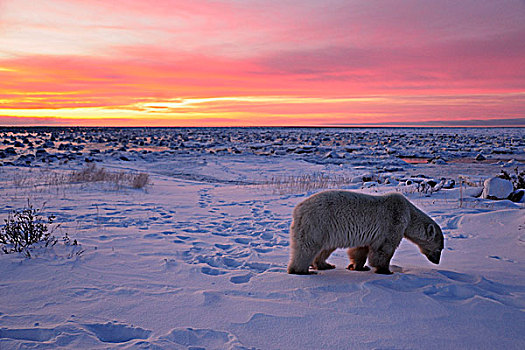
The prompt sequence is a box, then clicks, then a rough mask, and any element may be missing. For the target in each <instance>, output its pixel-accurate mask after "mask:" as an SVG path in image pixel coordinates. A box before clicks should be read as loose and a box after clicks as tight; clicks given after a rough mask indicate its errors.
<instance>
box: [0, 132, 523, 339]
mask: <svg viewBox="0 0 525 350" xmlns="http://www.w3.org/2000/svg"><path fill="white" fill-rule="evenodd" d="M523 132H524V130H523V129H510V128H509V129H498V130H497V132H496V131H492V130H490V129H403V128H399V129H264V128H256V129H236V128H226V129H207V128H203V129H200V128H197V129H36V130H24V129H20V130H18V129H3V130H1V129H0V144H1V145H2V146H0V152H2V149H3V150H4V157H3V159H2V160H1V161H2V162H3V164H4V166H2V167H0V195H1V197H2V199H3V201H2V202H0V219H3V218H5V217H7V214H8V212H9V211H10V210H11V209H16V208H23V207H24V205H25V204H26V203H27V200H28V198H29V199H30V201H31V202H32V203H33V204H34V205H35V206H36V207H38V206H40V205H42V204H43V203H44V202H45V207H44V209H45V212H46V213H49V214H54V215H55V216H56V218H57V219H56V221H57V222H59V223H61V227H60V228H59V229H58V230H57V233H56V234H57V235H59V234H61V233H62V232H67V233H68V234H69V236H70V237H71V238H73V239H77V240H78V242H79V243H80V245H81V249H82V250H84V252H83V253H81V254H80V255H77V254H71V253H72V252H73V251H72V249H73V248H71V247H66V246H63V245H62V244H57V245H56V246H54V247H52V248H48V249H40V250H37V251H36V252H35V254H34V255H35V257H34V258H32V259H26V258H24V256H23V255H17V254H0V266H2V269H1V270H0V296H1V300H2V302H1V303H0V348H1V349H12V348H40V349H48V348H49V349H51V348H57V347H62V348H70V349H78V348H89V349H107V348H133V349H135V348H143V349H190V348H193V349H195V348H205V349H251V348H257V349H349V348H351V349H385V348H388V349H393V348H395V349H420V348H427V349H443V348H467V349H488V348H494V347H498V348H503V349H522V348H525V263H524V257H525V254H524V253H525V215H524V211H523V209H524V207H525V206H524V204H523V203H513V202H510V201H508V200H502V201H494V200H489V199H484V198H477V197H475V195H479V193H480V191H481V190H480V186H481V184H482V183H483V181H484V180H486V179H488V178H490V177H493V176H494V175H496V174H497V173H499V170H500V169H501V165H500V164H506V163H508V161H509V160H514V161H513V164H514V166H520V167H523V166H525V165H524V164H523V160H525V154H524V150H525V147H524V146H525V141H524V138H523V135H524V133H523ZM24 140H26V142H29V141H30V142H31V143H33V144H34V145H40V146H39V147H45V148H46V150H47V155H46V154H43V153H42V152H39V153H38V155H35V158H34V160H30V162H29V163H27V160H29V158H22V159H21V160H19V159H18V157H20V156H23V155H29V154H34V153H35V152H36V150H37V149H38V147H33V149H31V148H30V147H28V146H27V143H25V142H24ZM16 141H19V142H20V143H22V144H23V145H24V146H23V147H16V153H15V154H12V151H7V152H6V151H5V150H6V149H8V148H10V147H14V143H15V142H16ZM48 141H52V142H53V145H51V144H50V143H48ZM141 143H142V144H141ZM46 144H47V146H46ZM63 144H66V145H69V146H67V147H65V146H63V147H62V150H60V151H59V147H60V145H63ZM491 144H494V145H498V148H497V149H496V150H497V152H496V153H491V149H492V148H494V147H493V146H491ZM252 146H253V147H252ZM122 147H125V150H119V149H121V148H122ZM73 148H75V149H73ZM387 148H388V150H387ZM13 149H14V148H13ZM494 149H495V148H494ZM272 150H273V152H272ZM502 150H505V152H503V151H502ZM431 152H433V153H432V154H431ZM480 152H483V154H484V155H485V156H486V157H487V159H486V160H484V161H475V160H474V158H475V156H476V155H477V154H479V153H480ZM509 152H510V153H509ZM327 154H331V156H330V157H326V155H327ZM121 156H125V157H126V158H128V159H129V161H123V160H120V157H121ZM407 156H411V157H413V156H415V157H417V158H428V159H429V158H434V159H436V158H437V157H438V156H439V158H438V159H447V162H446V163H444V164H431V163H427V162H424V163H412V164H408V163H406V162H404V161H403V160H401V159H400V158H401V157H407ZM90 157H91V158H93V161H94V162H96V164H97V166H99V167H105V168H106V169H108V170H111V171H124V172H130V171H136V172H147V173H148V174H149V175H150V177H151V179H152V182H153V184H152V185H150V186H148V187H146V188H145V189H133V188H129V187H126V188H119V189H117V188H115V187H113V186H112V185H111V184H101V183H53V182H52V181H50V179H58V178H59V176H58V175H59V174H67V173H68V172H70V171H72V170H75V169H81V168H82V167H83V166H84V163H85V158H90ZM386 168H388V169H390V170H386ZM317 174H324V175H325V176H326V177H319V176H318V175H317ZM326 178H330V179H335V180H336V181H333V182H329V181H325V180H326ZM290 179H299V180H297V181H295V182H293V183H290ZM301 179H302V180H301ZM323 179H324V180H323ZM408 180H410V184H409V185H405V184H407V183H408ZM451 180H455V182H454V183H455V185H453V183H452V181H451ZM316 182H317V184H316ZM321 182H323V183H321ZM431 182H434V183H436V184H438V185H439V184H441V186H438V185H436V186H438V187H434V188H431V189H430V190H429V189H428V186H429V185H428V184H430V183H431ZM372 183H373V185H372ZM445 183H448V184H449V185H450V186H444V184H445ZM422 184H425V185H424V186H423V185H422ZM460 184H462V187H461V188H460ZM327 186H328V187H338V188H342V189H348V190H354V191H361V192H364V193H370V194H382V193H387V192H393V191H398V192H401V193H403V194H405V195H406V196H407V198H409V199H410V200H411V201H412V202H413V203H414V204H415V205H416V206H418V207H419V208H421V209H422V210H423V211H425V212H426V213H428V214H429V215H430V216H431V217H433V218H434V219H435V220H436V222H438V224H440V226H441V227H442V229H443V232H444V234H445V250H444V252H443V254H442V257H441V263H440V265H433V264H431V263H430V262H428V261H427V260H426V258H425V257H424V256H423V255H422V254H421V253H420V252H419V250H418V249H417V247H416V246H415V245H413V244H412V243H410V242H408V241H406V240H403V242H402V244H401V245H400V247H399V248H398V250H397V251H396V254H395V255H394V259H393V260H392V266H391V270H392V271H393V272H394V274H393V275H389V276H383V275H377V274H374V273H373V272H371V271H368V272H357V271H348V270H346V269H345V267H346V266H347V265H348V258H347V256H346V252H345V251H344V250H337V251H336V252H335V253H334V254H333V255H332V257H331V258H330V259H329V262H330V263H333V264H335V265H336V269H335V270H329V271H320V272H319V273H318V274H317V275H312V276H296V275H289V274H287V273H286V265H287V262H288V254H289V246H288V245H289V238H288V229H289V225H290V223H291V212H292V210H293V208H294V206H295V205H297V204H298V203H299V202H301V201H302V200H303V199H305V198H306V197H307V196H309V195H311V194H313V193H315V192H317V191H320V190H322V189H323V188H324V187H327ZM445 187H451V188H445ZM75 249H79V248H75ZM77 251H78V250H77Z"/></svg>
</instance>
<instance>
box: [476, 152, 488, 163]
mask: <svg viewBox="0 0 525 350" xmlns="http://www.w3.org/2000/svg"><path fill="white" fill-rule="evenodd" d="M486 159H487V158H485V156H484V155H483V154H481V153H479V154H478V155H477V156H476V160H477V161H478V162H481V161H484V160H486Z"/></svg>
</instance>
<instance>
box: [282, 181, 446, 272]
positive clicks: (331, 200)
mask: <svg viewBox="0 0 525 350" xmlns="http://www.w3.org/2000/svg"><path fill="white" fill-rule="evenodd" d="M403 237H406V238H408V239H409V240H411V241H412V242H414V243H415V244H417V245H418V246H419V247H420V249H421V251H422V253H423V254H425V255H426V256H427V257H428V258H429V259H430V260H431V261H433V262H436V260H437V261H439V256H440V253H441V250H442V249H443V234H442V233H441V229H440V228H439V226H438V225H437V224H436V223H435V222H434V221H433V220H432V219H431V218H430V217H429V216H427V215H426V214H424V213H423V212H422V211H420V210H419V209H417V208H416V207H415V206H414V205H413V204H411V203H410V202H409V201H408V200H407V199H406V198H405V197H404V196H403V195H401V194H398V193H393V194H387V195H385V196H371V195H366V194H362V193H357V192H349V191H339V190H334V191H325V192H321V193H317V194H315V195H313V196H311V197H309V198H307V199H306V200H304V201H303V202H301V203H299V204H298V205H297V206H296V207H295V209H294V212H293V223H292V226H291V229H290V241H291V242H290V243H291V254H290V263H289V264H288V273H297V274H307V273H308V268H309V266H310V265H313V266H314V268H318V269H328V268H333V266H332V265H330V264H327V263H326V259H327V258H328V257H329V256H330V253H331V252H332V251H333V250H334V249H336V248H350V247H353V248H354V249H349V256H350V259H351V261H352V263H353V265H350V266H349V268H351V269H356V270H361V269H365V268H364V263H365V261H366V258H367V257H368V261H369V263H370V265H372V266H373V267H375V268H376V272H378V273H390V270H389V264H390V259H391V258H392V256H393V254H394V251H395V249H396V248H397V247H398V245H399V243H400V242H401V239H402V238H403Z"/></svg>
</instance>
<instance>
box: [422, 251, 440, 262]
mask: <svg viewBox="0 0 525 350" xmlns="http://www.w3.org/2000/svg"><path fill="white" fill-rule="evenodd" d="M425 255H426V256H427V259H428V260H430V262H432V263H434V264H436V265H437V264H439V260H440V259H441V250H438V251H435V252H430V253H428V254H425Z"/></svg>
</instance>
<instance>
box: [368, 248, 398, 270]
mask: <svg viewBox="0 0 525 350" xmlns="http://www.w3.org/2000/svg"><path fill="white" fill-rule="evenodd" d="M395 250H396V246H395V245H393V244H391V243H390V242H388V241H387V242H385V243H383V244H382V245H380V246H379V247H370V252H369V253H368V262H369V263H370V265H371V266H372V267H375V269H376V270H375V273H379V274H382V275H390V274H392V272H391V271H390V260H392V257H393V256H394V251H395Z"/></svg>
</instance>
